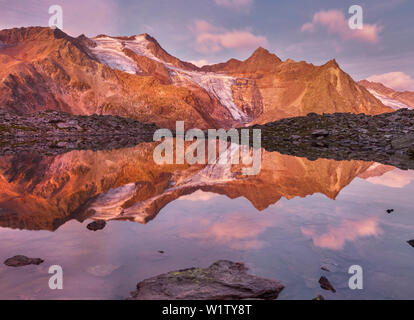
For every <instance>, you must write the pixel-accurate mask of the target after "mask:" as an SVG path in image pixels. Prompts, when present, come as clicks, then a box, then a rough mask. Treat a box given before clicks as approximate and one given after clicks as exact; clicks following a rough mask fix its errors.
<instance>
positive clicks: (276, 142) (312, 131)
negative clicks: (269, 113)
mask: <svg viewBox="0 0 414 320" xmlns="http://www.w3.org/2000/svg"><path fill="white" fill-rule="evenodd" d="M252 128H253V129H261V130H262V147H263V148H264V149H266V150H267V151H277V152H280V153H283V154H289V155H293V156H297V157H306V158H308V159H310V160H316V159H318V158H327V159H334V160H364V161H376V162H380V163H383V164H388V165H393V166H396V167H398V168H400V169H414V110H408V109H400V110H398V111H396V112H392V113H384V114H380V115H376V116H369V115H365V114H351V113H335V114H325V115H317V114H309V115H307V116H306V117H296V118H288V119H282V120H279V121H276V122H272V123H268V124H266V125H256V126H253V127H252Z"/></svg>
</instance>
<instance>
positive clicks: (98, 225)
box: [87, 220, 106, 231]
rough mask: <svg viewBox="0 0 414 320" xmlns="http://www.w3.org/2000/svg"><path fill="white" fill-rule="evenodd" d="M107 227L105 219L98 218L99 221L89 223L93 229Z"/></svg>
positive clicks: (89, 227)
mask: <svg viewBox="0 0 414 320" xmlns="http://www.w3.org/2000/svg"><path fill="white" fill-rule="evenodd" d="M105 227H106V221H105V220H97V221H94V222H91V223H90V224H88V225H87V228H88V229H89V230H91V231H98V230H102V229H103V228H105Z"/></svg>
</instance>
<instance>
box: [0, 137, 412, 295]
mask: <svg viewBox="0 0 414 320" xmlns="http://www.w3.org/2000/svg"><path fill="white" fill-rule="evenodd" d="M154 147H155V144H154V143H142V144H140V145H138V146H136V147H133V148H128V149H120V150H107V151H96V152H93V151H72V152H69V153H66V154H62V155H57V156H44V155H39V154H21V155H15V156H8V157H2V158H0V188H1V192H0V242H1V243H3V244H5V245H3V246H2V247H1V248H0V260H2V261H4V260H5V259H6V258H9V257H11V256H13V255H16V254H26V255H29V256H36V257H41V258H43V259H45V263H44V265H41V266H38V267H27V268H26V269H13V268H7V267H5V266H4V265H2V266H0V298H5V299H9V298H10V299H11V298H24V299H25V298H44V299H67V298H71V299H72V298H73V299H86V298H93V299H96V298H105V299H108V298H109V299H117V298H119V299H122V298H125V297H126V296H128V293H129V292H130V291H131V290H133V289H134V287H135V284H136V283H137V282H138V281H141V280H144V279H146V278H149V277H151V276H155V275H157V274H161V273H164V272H168V271H171V270H178V269H182V268H188V267H193V266H208V265H210V264H211V263H213V262H214V261H216V260H219V259H228V260H233V261H242V262H245V263H246V264H247V265H248V266H249V267H250V268H251V269H252V273H254V274H257V275H259V276H263V277H268V278H274V279H279V280H281V281H282V283H283V284H285V285H286V289H285V290H284V291H283V292H282V295H281V296H280V298H281V299H296V298H302V299H312V298H314V297H315V296H316V295H318V294H323V295H324V296H325V297H327V298H339V299H361V298H381V299H382V298H414V289H413V288H414V279H412V277H411V271H410V270H411V266H412V261H413V260H412V258H413V255H414V252H413V250H412V248H411V247H410V246H409V245H407V243H406V241H407V240H410V239H412V238H414V232H413V231H412V227H413V225H414V219H413V218H412V212H411V209H412V204H413V203H412V199H411V196H412V194H413V191H414V183H413V181H414V173H413V171H402V170H399V169H396V168H394V167H391V166H385V165H381V164H378V163H373V162H364V161H334V160H327V159H318V160H316V161H310V160H307V159H305V158H297V157H293V156H288V155H282V154H280V153H277V152H267V151H265V150H262V168H261V171H260V173H259V174H258V175H257V176H244V175H242V174H241V172H242V171H241V169H242V167H241V166H239V165H218V164H214V165H193V166H190V165H162V166H160V165H157V164H155V163H154V161H153V150H154ZM390 208H393V209H395V212H394V213H393V214H391V215H389V214H387V213H386V210H387V209H390ZM89 219H95V220H100V219H104V220H107V221H108V222H109V223H108V225H107V227H106V228H105V229H104V230H102V231H99V232H96V233H94V232H90V231H89V230H87V229H86V224H87V223H89V222H90V220H89ZM113 220H121V222H120V221H118V222H116V221H113ZM124 220H127V221H124ZM122 221H124V222H122ZM129 221H134V222H138V223H131V222H129ZM149 222H150V223H149ZM34 231H35V232H34ZM50 231H53V232H50ZM160 250H162V251H163V252H165V253H164V254H160V253H159V252H158V251H160ZM52 264H59V265H62V267H63V269H64V271H65V290H63V292H51V290H48V289H47V281H48V273H47V268H48V266H49V265H52ZM353 264H358V265H361V266H362V267H363V268H364V275H365V287H364V290H363V291H358V292H356V291H352V290H350V289H349V288H348V284H347V283H348V279H349V275H348V273H347V272H348V268H349V267H350V266H351V265H353ZM322 265H326V266H328V267H329V269H330V270H331V272H330V273H329V274H327V276H328V277H329V279H330V281H331V282H332V283H333V284H334V286H335V288H336V289H337V293H336V294H333V293H330V292H325V291H322V290H321V289H320V287H319V285H318V279H319V277H320V276H321V275H326V274H323V271H321V270H320V267H321V266H322Z"/></svg>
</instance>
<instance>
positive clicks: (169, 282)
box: [130, 260, 284, 300]
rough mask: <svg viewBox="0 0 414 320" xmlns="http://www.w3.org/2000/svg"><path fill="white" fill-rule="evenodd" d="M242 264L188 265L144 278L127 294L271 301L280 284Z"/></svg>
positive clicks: (139, 297) (142, 297)
mask: <svg viewBox="0 0 414 320" xmlns="http://www.w3.org/2000/svg"><path fill="white" fill-rule="evenodd" d="M247 270H248V269H247V268H246V266H245V265H244V264H242V263H235V262H231V261H226V260H222V261H217V262H215V263H214V264H212V265H211V266H210V267H209V268H207V269H202V268H191V269H186V270H180V271H176V272H169V273H167V274H163V275H159V276H156V277H153V278H150V279H147V280H144V281H142V282H140V283H138V285H137V290H136V291H134V292H132V293H131V295H132V296H131V298H130V299H134V300H241V299H264V300H274V299H276V298H277V297H278V295H279V293H280V292H281V291H282V290H283V288H284V286H283V285H282V284H281V283H280V282H279V281H276V280H271V279H264V278H260V277H256V276H253V275H249V274H247V272H246V271H247Z"/></svg>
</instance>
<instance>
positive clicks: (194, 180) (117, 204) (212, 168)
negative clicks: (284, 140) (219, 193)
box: [88, 143, 241, 223]
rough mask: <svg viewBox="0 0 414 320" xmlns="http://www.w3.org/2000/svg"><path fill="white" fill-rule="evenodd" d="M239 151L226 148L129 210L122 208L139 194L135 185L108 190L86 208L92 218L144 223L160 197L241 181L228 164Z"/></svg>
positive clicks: (239, 148) (233, 145)
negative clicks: (215, 156)
mask: <svg viewBox="0 0 414 320" xmlns="http://www.w3.org/2000/svg"><path fill="white" fill-rule="evenodd" d="M239 152H241V147H240V145H238V144H233V143H232V144H230V145H229V147H228V148H227V152H223V153H221V154H220V155H219V157H218V158H217V159H216V161H215V163H213V164H208V165H206V166H205V167H204V168H203V169H201V170H200V171H198V172H197V173H195V174H194V175H193V176H191V177H190V178H188V179H187V180H185V181H183V182H180V183H179V184H177V185H174V186H172V187H170V188H168V189H166V190H164V191H163V192H162V193H161V194H159V195H155V196H154V197H151V198H149V199H146V200H143V201H139V202H137V203H135V204H134V205H132V206H131V207H128V208H124V207H123V206H124V204H125V203H126V202H127V201H128V200H130V199H131V198H133V196H134V195H135V193H136V192H137V191H138V189H137V187H136V185H135V184H134V183H130V184H127V185H125V186H122V187H119V188H116V189H111V190H109V191H107V192H105V193H103V194H101V195H99V196H98V197H97V199H96V200H95V201H93V202H92V203H91V204H90V205H89V207H88V209H93V210H95V215H94V216H93V217H92V219H95V220H100V219H102V220H115V219H130V220H133V221H135V222H139V223H145V222H146V221H147V218H148V217H151V216H152V215H154V214H157V213H158V211H157V210H154V208H155V207H156V206H157V201H158V200H161V201H160V203H162V202H163V201H162V199H163V198H165V199H168V198H169V197H172V198H174V194H176V193H177V192H178V193H180V192H183V193H182V194H185V191H186V190H189V191H190V194H191V193H193V192H191V190H196V189H197V188H201V187H205V186H213V185H220V184H224V183H229V182H231V181H235V180H237V179H240V178H239V177H240V174H238V173H237V172H232V171H231V169H232V166H233V165H232V164H231V159H232V156H233V155H235V154H236V153H239ZM226 158H227V161H226V163H225V164H221V163H220V160H223V159H226ZM154 205H155V207H154Z"/></svg>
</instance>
